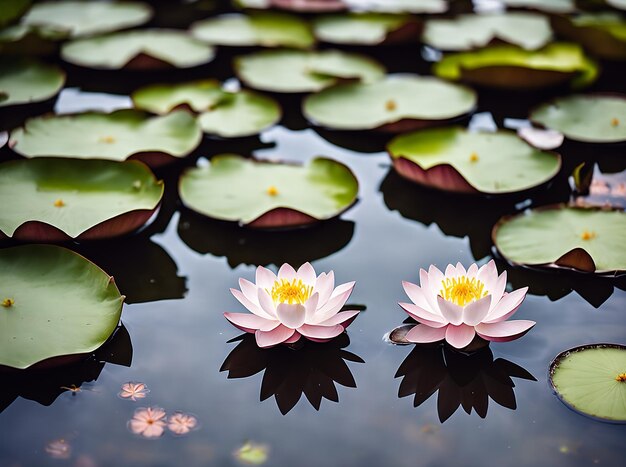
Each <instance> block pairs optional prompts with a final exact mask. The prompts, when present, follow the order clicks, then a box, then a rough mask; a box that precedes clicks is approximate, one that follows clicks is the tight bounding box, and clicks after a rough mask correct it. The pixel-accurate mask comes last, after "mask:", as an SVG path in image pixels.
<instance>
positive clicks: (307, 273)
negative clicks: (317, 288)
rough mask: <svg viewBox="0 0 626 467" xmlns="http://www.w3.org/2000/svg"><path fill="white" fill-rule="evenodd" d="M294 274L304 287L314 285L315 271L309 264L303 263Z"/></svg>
mask: <svg viewBox="0 0 626 467" xmlns="http://www.w3.org/2000/svg"><path fill="white" fill-rule="evenodd" d="M296 274H297V276H298V278H299V279H301V280H302V282H304V283H305V284H306V285H311V286H313V285H315V279H316V278H317V276H316V275H315V269H313V266H311V263H304V264H303V265H302V266H300V267H299V268H298V271H297V272H296Z"/></svg>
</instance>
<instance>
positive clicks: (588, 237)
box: [580, 230, 596, 240]
mask: <svg viewBox="0 0 626 467" xmlns="http://www.w3.org/2000/svg"><path fill="white" fill-rule="evenodd" d="M580 238H582V239H583V240H591V239H592V238H596V233H595V232H593V231H591V232H589V231H587V230H585V231H584V232H583V233H582V234H581V235H580Z"/></svg>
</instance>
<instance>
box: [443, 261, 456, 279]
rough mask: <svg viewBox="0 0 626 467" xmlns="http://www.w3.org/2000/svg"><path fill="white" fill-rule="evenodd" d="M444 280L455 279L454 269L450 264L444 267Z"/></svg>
mask: <svg viewBox="0 0 626 467" xmlns="http://www.w3.org/2000/svg"><path fill="white" fill-rule="evenodd" d="M445 276H446V278H448V277H456V276H457V274H456V268H455V267H454V266H453V265H452V264H448V265H447V266H446V273H445Z"/></svg>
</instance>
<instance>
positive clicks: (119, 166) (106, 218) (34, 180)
mask: <svg viewBox="0 0 626 467" xmlns="http://www.w3.org/2000/svg"><path fill="white" fill-rule="evenodd" d="M162 196H163V183H162V182H158V181H157V180H156V178H155V177H154V175H153V174H152V172H151V171H150V169H148V167H146V166H145V165H143V164H142V163H140V162H136V161H128V162H114V161H102V160H78V159H53V158H38V159H25V160H24V159H22V160H17V161H9V162H5V163H3V164H0V198H1V199H3V200H4V201H5V207H4V208H3V209H2V212H1V213H0V237H2V236H7V237H12V238H16V239H19V240H25V241H64V240H70V239H80V240H83V239H89V240H91V239H101V238H110V237H115V236H118V235H123V234H126V233H129V232H132V231H133V230H135V229H137V228H139V227H141V226H142V225H143V224H144V223H145V222H146V221H147V220H148V219H149V218H150V216H151V215H152V214H153V213H154V211H155V210H156V208H157V207H158V205H159V203H160V201H161V198H162Z"/></svg>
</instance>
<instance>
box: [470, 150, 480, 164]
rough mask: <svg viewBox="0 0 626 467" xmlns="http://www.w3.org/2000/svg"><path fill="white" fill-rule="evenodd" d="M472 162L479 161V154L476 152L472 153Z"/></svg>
mask: <svg viewBox="0 0 626 467" xmlns="http://www.w3.org/2000/svg"><path fill="white" fill-rule="evenodd" d="M470 162H478V154H476V153H475V152H473V153H471V154H470Z"/></svg>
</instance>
